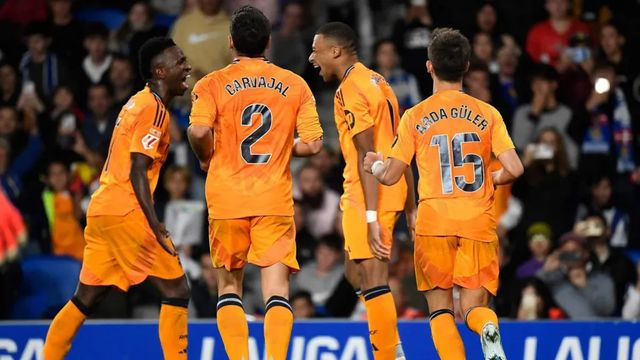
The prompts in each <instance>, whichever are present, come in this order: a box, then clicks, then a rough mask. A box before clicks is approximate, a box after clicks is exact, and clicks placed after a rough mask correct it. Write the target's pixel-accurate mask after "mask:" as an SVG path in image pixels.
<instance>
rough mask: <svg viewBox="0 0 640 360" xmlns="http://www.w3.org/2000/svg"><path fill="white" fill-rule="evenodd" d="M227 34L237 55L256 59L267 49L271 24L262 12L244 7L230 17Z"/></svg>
mask: <svg viewBox="0 0 640 360" xmlns="http://www.w3.org/2000/svg"><path fill="white" fill-rule="evenodd" d="M229 32H230V33H231V39H232V40H233V46H234V47H235V49H236V51H237V52H238V55H243V56H249V57H257V56H262V55H263V54H264V51H265V49H266V48H267V44H268V43H269V36H271V24H270V23H269V19H267V17H266V16H264V14H263V13H262V11H260V10H258V9H256V8H254V7H253V6H249V5H246V6H243V7H241V8H239V9H238V10H236V11H234V13H233V15H231V26H230V27H229Z"/></svg>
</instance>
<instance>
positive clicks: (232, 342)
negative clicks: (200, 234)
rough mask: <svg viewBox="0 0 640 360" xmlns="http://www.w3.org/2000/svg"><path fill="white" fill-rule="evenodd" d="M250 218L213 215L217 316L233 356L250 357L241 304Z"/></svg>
mask: <svg viewBox="0 0 640 360" xmlns="http://www.w3.org/2000/svg"><path fill="white" fill-rule="evenodd" d="M250 231H251V220H250V219H249V218H244V219H210V220H209V241H210V248H211V261H212V263H213V267H214V268H216V276H217V279H218V304H217V312H216V319H217V323H218V331H220V336H221V337H222V342H223V343H224V348H225V350H226V352H227V356H228V357H229V359H230V360H248V359H249V325H248V324H247V317H246V315H245V313H244V308H243V307H242V279H243V270H242V268H243V267H244V265H245V263H246V259H247V252H248V249H249V245H250V243H251V242H250Z"/></svg>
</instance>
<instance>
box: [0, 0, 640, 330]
mask: <svg viewBox="0 0 640 360" xmlns="http://www.w3.org/2000/svg"><path fill="white" fill-rule="evenodd" d="M246 4H250V5H253V6H256V7H258V8H260V9H261V10H262V11H263V12H264V13H265V14H266V15H267V17H268V18H269V19H270V20H271V22H272V24H273V32H272V42H271V47H270V49H269V50H268V54H267V57H268V58H269V59H270V60H272V61H273V62H274V63H275V64H277V65H280V66H282V67H284V68H287V69H289V70H291V71H293V72H295V73H298V74H300V75H301V76H303V78H304V79H305V80H306V81H307V82H308V83H309V85H310V86H311V88H312V89H313V91H314V94H315V95H316V99H317V102H318V112H319V114H320V117H321V121H322V124H323V127H324V129H325V143H326V147H325V149H324V150H323V151H322V152H321V153H320V154H318V155H316V156H314V157H312V158H310V159H308V160H304V161H302V160H297V161H294V163H293V164H292V167H293V170H294V174H295V175H294V198H295V201H294V205H295V223H296V227H297V235H296V239H297V244H298V260H299V262H300V265H301V270H300V272H299V273H298V274H297V275H295V276H293V278H292V294H291V296H292V298H291V303H292V305H293V308H294V312H295V315H296V317H297V318H310V317H351V318H354V319H360V318H362V317H363V316H365V315H364V314H365V313H364V311H363V307H362V305H361V304H359V302H358V299H357V297H356V296H355V294H354V292H353V289H352V288H351V287H350V285H349V284H348V283H347V281H346V279H345V277H344V265H343V264H344V252H343V250H342V242H343V239H342V229H341V220H340V219H341V212H340V209H339V202H340V195H341V193H342V169H343V166H344V162H343V160H342V156H341V154H340V151H339V147H338V144H337V139H336V131H335V125H334V124H333V113H332V112H333V103H332V102H333V93H334V91H335V87H336V84H333V85H326V84H323V83H322V82H321V81H320V79H319V77H318V75H317V71H316V70H314V69H313V67H312V66H310V65H309V63H308V60H307V59H308V55H309V53H310V46H311V42H312V39H313V35H314V31H315V29H316V28H317V27H318V26H319V25H321V24H323V23H325V22H327V21H343V22H346V23H348V24H350V25H352V26H353V27H354V29H355V30H356V31H357V33H358V35H359V53H360V59H361V61H362V62H363V63H365V64H366V65H369V66H371V67H372V68H374V69H375V70H376V71H378V72H379V73H380V74H381V75H383V76H384V77H385V78H386V79H387V81H389V83H390V84H391V85H392V87H393V89H394V90H395V93H396V95H397V97H398V100H399V103H400V107H401V110H402V111H404V110H406V109H407V108H410V107H412V106H414V105H415V104H417V103H418V102H419V101H420V100H421V99H424V98H426V97H428V96H429V95H431V86H432V84H431V79H430V78H429V76H428V74H427V73H426V70H425V61H426V59H427V45H428V43H429V40H430V35H431V32H432V31H433V29H435V28H436V27H441V26H449V27H455V28H458V29H460V30H461V31H462V32H463V33H464V34H465V35H466V36H467V37H468V38H469V40H470V42H471V44H472V50H473V59H472V61H471V64H470V67H469V71H468V73H467V74H466V76H465V78H464V88H465V91H467V92H468V93H469V94H471V95H473V96H475V97H477V98H479V99H481V100H483V101H487V102H489V103H491V104H493V105H494V106H495V107H496V108H497V109H498V110H499V111H500V113H501V114H502V116H503V117H504V120H505V122H506V124H507V126H508V128H509V131H510V134H511V136H512V138H513V140H514V143H515V145H516V148H517V150H518V152H519V154H520V155H521V157H522V160H523V163H524V165H525V168H526V169H525V174H524V175H523V177H522V178H521V179H519V180H518V181H517V182H516V183H515V184H513V185H512V186H507V187H501V188H499V189H498V191H497V193H496V208H495V212H496V219H497V220H498V233H499V236H500V239H501V245H502V246H501V288H500V291H499V294H498V296H497V297H496V298H495V299H494V300H493V305H494V306H495V308H496V309H497V312H498V314H499V315H500V316H502V317H510V318H517V319H522V320H531V319H588V318H610V317H623V318H625V319H640V280H639V276H638V275H639V274H640V262H639V260H640V256H638V252H637V251H638V250H637V249H639V248H640V158H639V157H640V65H638V64H640V62H638V60H640V4H639V3H638V2H634V1H607V0H527V1H512V0H493V1H485V2H483V1H472V0H408V1H406V0H325V1H320V0H298V1H296V0H289V1H288V0H233V1H231V0H149V1H124V0H119V1H106V0H83V1H74V0H2V1H0V219H1V221H0V319H2V318H11V317H15V314H14V313H13V312H12V308H13V305H14V304H15V303H16V302H20V301H23V299H22V294H21V289H23V288H24V282H25V281H28V278H26V277H25V276H23V274H22V267H21V263H22V262H24V261H25V260H26V259H29V258H33V257H36V256H41V255H53V256H60V257H65V258H66V259H73V260H70V261H76V262H79V261H81V260H82V250H83V246H84V239H83V226H84V224H85V210H86V208H87V204H88V201H89V199H90V196H91V194H92V192H93V191H95V189H96V188H97V186H98V179H99V175H100V172H101V169H102V166H103V163H104V161H105V158H106V155H107V150H108V147H109V142H110V137H111V132H112V130H113V127H114V125H115V123H116V121H117V117H118V112H119V111H120V108H121V107H122V106H123V105H124V104H125V103H126V101H127V99H128V98H129V97H130V96H131V95H132V94H134V93H135V92H136V91H138V90H139V89H141V88H142V86H143V85H144V84H143V82H142V81H141V79H140V77H139V75H138V71H137V67H138V65H137V61H138V60H137V52H138V49H139V47H140V46H141V45H142V44H143V43H144V41H146V40H147V39H149V38H151V37H154V36H159V35H169V36H171V37H172V38H173V39H174V40H175V42H176V43H177V45H179V46H180V47H181V48H182V49H183V50H184V52H185V54H186V56H187V58H188V59H189V62H190V63H191V65H192V66H193V75H192V77H191V79H190V81H191V85H193V83H195V81H196V80H198V79H199V78H200V77H202V76H204V75H205V74H207V73H209V72H210V71H213V70H216V69H219V68H222V67H224V66H226V65H227V64H228V63H229V62H230V61H231V60H232V58H231V53H230V51H229V49H228V41H227V36H228V27H229V14H231V13H232V12H233V10H234V9H235V8H237V7H239V6H242V5H246ZM189 106H190V97H189V96H188V94H187V95H186V96H185V97H184V98H181V99H177V100H176V101H175V102H174V104H172V107H171V112H172V114H171V115H172V121H171V139H172V147H171V154H170V157H169V159H168V161H167V163H166V165H165V167H164V170H163V174H162V178H161V181H160V184H159V186H158V190H157V192H156V194H155V205H156V208H157V211H158V214H159V216H160V217H161V219H163V221H164V222H165V223H166V226H167V229H168V230H169V231H170V233H171V234H172V238H173V240H174V242H175V243H176V245H177V247H178V249H179V251H180V257H181V259H182V264H183V266H184V267H185V270H186V271H187V273H188V276H189V279H190V282H191V287H192V294H193V296H192V302H193V306H191V307H190V308H191V309H190V311H191V314H192V316H193V317H214V316H215V307H214V304H215V303H216V297H217V285H216V280H215V276H214V272H213V268H212V266H211V261H210V259H209V252H208V251H209V249H208V230H207V228H206V227H207V221H206V216H207V214H206V207H205V206H204V193H203V191H204V174H203V173H202V172H201V171H200V170H199V168H198V166H197V161H195V158H194V157H193V155H192V154H191V151H190V149H189V147H188V145H187V142H186V137H185V130H186V128H187V126H188V114H189ZM243 205H244V204H238V206H243ZM395 239H396V241H395V249H394V256H393V258H392V260H391V263H392V264H391V267H390V268H391V274H390V280H389V283H390V287H391V289H392V292H393V295H394V299H395V302H396V306H397V311H398V317H399V318H401V319H413V318H423V317H425V315H426V313H427V310H426V304H425V302H424V299H423V296H422V295H421V294H420V293H418V292H417V291H416V290H415V275H414V271H413V270H414V264H413V251H412V246H413V244H412V242H411V239H409V237H408V235H407V232H406V228H405V227H404V222H403V221H399V223H398V226H397V229H396V233H395ZM245 278H246V290H245V294H244V305H245V310H246V311H247V313H249V314H252V315H255V316H258V317H259V316H260V315H261V314H262V312H263V309H262V301H261V295H260V293H259V292H260V286H259V272H258V271H257V270H256V269H255V268H252V267H249V268H248V269H247V274H246V276H245ZM68 281H69V282H75V281H77V280H76V279H75V278H73V279H68ZM60 305H62V304H60ZM54 310H57V309H54ZM157 311H158V294H157V293H156V292H155V290H154V289H153V287H152V286H150V285H149V284H147V283H142V284H140V285H138V286H135V287H134V288H132V291H131V292H130V293H129V294H122V293H118V292H113V293H111V294H110V295H109V300H108V301H104V302H103V304H102V305H101V307H100V309H98V310H97V312H96V317H103V318H108V317H112V318H121V317H134V318H144V317H156V314H157ZM52 313H55V311H48V312H47V313H46V314H36V315H35V317H38V316H40V317H46V316H48V315H47V314H52Z"/></svg>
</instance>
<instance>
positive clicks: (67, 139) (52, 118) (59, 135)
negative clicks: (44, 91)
mask: <svg viewBox="0 0 640 360" xmlns="http://www.w3.org/2000/svg"><path fill="white" fill-rule="evenodd" d="M83 119H84V114H82V111H81V110H80V109H79V108H78V107H77V106H76V104H75V100H74V95H73V92H72V91H71V89H69V88H68V87H66V86H58V87H57V88H56V90H55V91H54V93H53V108H52V109H51V111H50V112H49V124H48V127H49V128H48V129H47V130H49V131H47V132H48V133H49V134H48V135H47V137H48V138H49V139H48V140H47V142H48V143H49V144H51V143H52V142H53V141H54V140H52V138H51V135H53V136H54V137H55V141H56V142H57V145H58V146H60V147H61V148H65V149H68V148H70V147H71V146H73V142H74V141H75V136H76V132H77V130H79V129H80V127H81V126H82V123H83Z"/></svg>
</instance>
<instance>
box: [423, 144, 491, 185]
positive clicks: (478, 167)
mask: <svg viewBox="0 0 640 360" xmlns="http://www.w3.org/2000/svg"><path fill="white" fill-rule="evenodd" d="M466 142H480V137H479V136H478V134H476V133H474V132H468V133H458V134H455V135H454V136H453V139H452V140H451V150H449V135H447V134H440V135H435V136H433V137H432V138H431V146H437V147H438V152H439V155H440V178H441V179H442V193H443V194H451V193H453V183H454V181H455V184H456V187H458V189H460V190H462V191H464V192H474V191H476V190H478V189H480V187H481V186H482V184H483V183H484V164H483V161H482V157H480V155H478V154H466V155H464V156H463V155H462V144H464V143H466ZM451 154H452V155H453V166H454V167H462V166H464V164H473V174H474V178H473V181H471V182H468V181H467V179H466V178H465V177H464V176H456V177H455V178H454V179H452V169H451Z"/></svg>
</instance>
